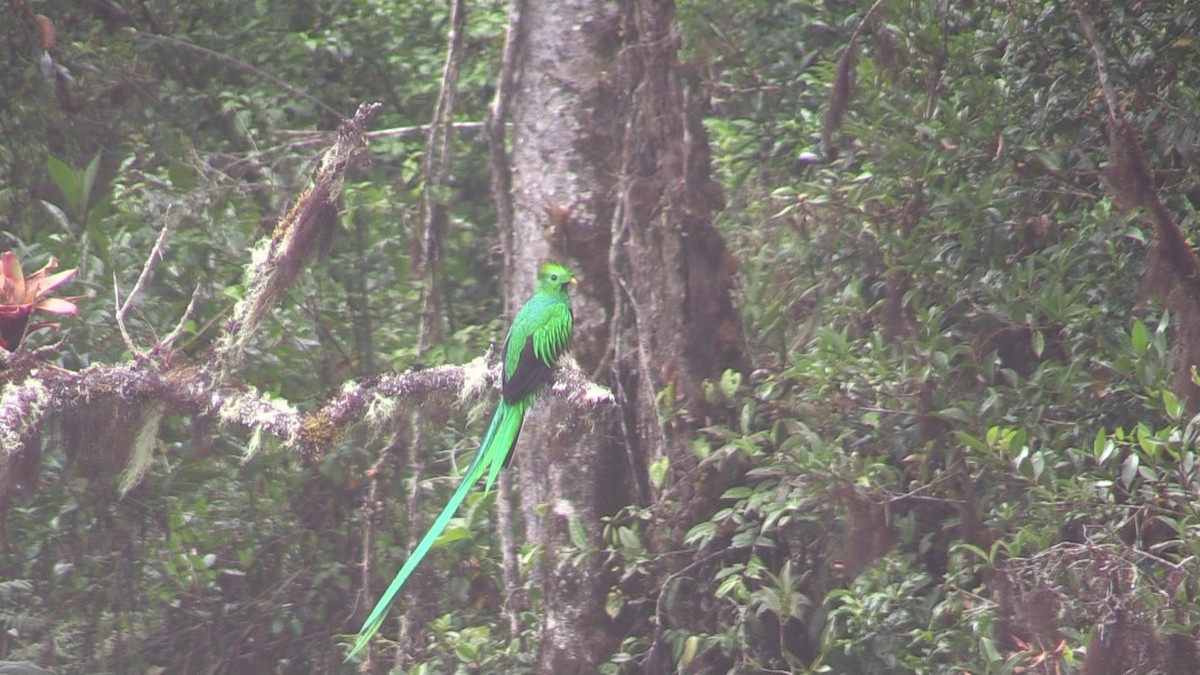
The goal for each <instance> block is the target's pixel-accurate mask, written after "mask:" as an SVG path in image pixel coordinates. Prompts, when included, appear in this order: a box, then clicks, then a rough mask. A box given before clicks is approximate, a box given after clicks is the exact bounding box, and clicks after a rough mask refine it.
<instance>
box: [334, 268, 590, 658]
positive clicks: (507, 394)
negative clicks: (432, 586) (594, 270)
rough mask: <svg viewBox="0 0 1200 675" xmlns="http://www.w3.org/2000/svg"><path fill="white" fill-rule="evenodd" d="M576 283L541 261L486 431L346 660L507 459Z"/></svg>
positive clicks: (558, 345)
mask: <svg viewBox="0 0 1200 675" xmlns="http://www.w3.org/2000/svg"><path fill="white" fill-rule="evenodd" d="M575 283H576V282H575V276H574V275H573V274H571V271H570V270H568V269H567V268H566V267H563V266H562V265H559V264H557V263H545V264H543V265H542V266H541V269H539V270H538V285H537V292H536V293H534V294H533V297H531V298H529V300H527V301H526V302H525V304H524V305H522V306H521V309H520V311H518V312H517V316H516V318H515V319H513V323H512V327H510V328H509V329H508V337H506V338H504V352H503V361H504V363H503V371H502V372H501V387H500V392H501V396H502V398H501V401H500V406H499V407H497V408H496V414H495V415H493V416H492V423H491V424H490V425H488V429H487V433H485V434H484V435H483V442H481V443H480V444H479V450H478V451H476V453H475V458H474V459H473V460H471V465H470V466H468V467H467V472H466V474H464V475H463V478H462V482H461V483H459V485H458V489H457V490H455V491H454V495H453V496H452V497H450V501H449V503H447V504H446V507H445V508H444V509H442V512H441V514H439V515H438V517H437V520H435V521H433V526H432V527H430V528H429V531H428V532H426V533H425V536H424V537H422V538H421V543H419V544H417V548H416V549H415V550H414V551H413V552H412V555H411V556H409V558H408V560H406V561H405V562H404V566H403V567H401V568H400V571H399V572H397V573H396V578H395V579H392V583H391V585H389V586H388V589H387V591H385V592H384V594H383V597H381V598H380V599H379V602H378V603H376V604H375V609H373V610H371V615H370V616H368V617H367V620H366V622H364V623H363V626H362V628H361V629H359V631H358V639H357V640H355V641H354V647H353V648H352V649H351V650H350V653H349V654H348V655H347V656H346V660H350V659H351V658H353V657H354V655H355V654H357V653H358V652H360V651H361V650H362V649H363V647H365V646H367V643H369V642H370V641H371V637H372V636H374V635H375V633H376V632H377V631H378V630H379V627H380V626H381V625H383V620H384V618H385V617H386V616H387V612H388V608H389V607H390V606H391V604H392V601H393V600H394V599H395V598H396V593H397V592H399V591H400V587H401V586H403V585H404V582H405V580H407V579H408V577H409V575H410V574H412V571H413V570H414V569H416V567H417V565H418V564H420V562H421V559H422V558H424V557H425V554H426V553H428V552H429V549H430V547H432V546H433V542H434V541H436V540H437V538H438V536H439V535H441V533H442V531H443V530H445V529H446V525H447V524H448V523H449V522H450V518H451V516H453V515H454V513H455V511H457V510H458V507H459V505H461V504H462V501H463V499H465V498H466V496H467V492H468V491H470V489H471V486H472V485H474V484H475V483H478V482H479V479H480V478H482V477H483V473H484V471H487V482H486V483H485V484H484V491H485V494H486V491H488V490H491V489H492V483H494V482H495V480H496V476H497V475H498V474H499V473H500V468H501V467H505V466H508V464H509V462H510V461H512V449H513V447H514V446H515V445H516V444H517V437H518V436H520V434H521V424H522V422H524V421H525V412H526V411H527V410H529V408H530V406H532V405H533V400H534V398H535V396H536V395H537V393H538V390H539V389H541V387H542V384H544V383H545V382H546V378H547V377H549V376H550V370H551V369H552V368H553V367H554V363H555V361H557V360H558V357H559V355H561V354H562V353H563V352H565V351H567V350H568V349H570V348H571V333H572V331H573V329H574V325H575V317H574V315H573V314H572V313H571V304H570V301H569V298H568V297H567V286H573V285H575Z"/></svg>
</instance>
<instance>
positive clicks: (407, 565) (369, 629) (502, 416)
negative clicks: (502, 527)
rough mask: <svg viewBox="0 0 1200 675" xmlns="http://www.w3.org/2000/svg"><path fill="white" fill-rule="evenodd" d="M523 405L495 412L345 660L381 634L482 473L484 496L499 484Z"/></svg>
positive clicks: (511, 406) (523, 408)
mask: <svg viewBox="0 0 1200 675" xmlns="http://www.w3.org/2000/svg"><path fill="white" fill-rule="evenodd" d="M525 408H526V405H525V404H524V402H518V403H516V404H508V403H505V402H504V401H501V402H500V406H499V407H497V408H496V414H495V415H493V416H492V423H491V424H490V425H488V430H487V433H485V434H484V436H483V442H482V443H480V444H479V450H478V451H477V452H476V453H475V458H474V459H473V460H471V465H470V466H468V467H467V471H466V473H465V474H464V475H463V479H462V482H461V483H459V484H458V489H456V490H455V491H454V495H453V496H451V497H450V501H449V502H447V503H446V507H445V508H443V509H442V512H441V513H440V514H438V517H437V520H435V521H433V526H432V527H430V528H429V531H428V532H426V533H425V536H424V537H421V543H419V544H417V547H416V548H415V549H413V552H412V555H410V556H409V557H408V560H406V561H404V566H403V567H401V568H400V571H399V572H397V573H396V578H395V579H392V583H391V584H390V585H389V586H388V588H387V591H385V592H384V594H383V597H381V598H379V602H377V603H375V609H372V610H371V615H370V616H368V617H367V620H366V621H365V622H363V625H362V628H361V629H359V631H358V638H357V639H356V640H355V641H354V646H353V647H352V648H351V649H350V653H349V654H347V655H346V660H347V661H349V660H350V659H352V658H354V655H355V654H357V653H359V652H360V651H362V650H363V648H364V647H366V646H367V645H368V644H369V643H370V642H371V638H372V637H374V636H375V633H377V632H379V627H380V626H382V625H383V620H384V619H385V618H387V613H388V609H389V608H390V607H391V605H392V600H394V599H395V597H396V593H398V592H399V591H400V587H401V586H403V585H404V582H405V581H407V580H408V577H409V575H410V574H412V572H413V570H414V569H416V567H417V565H419V564H420V563H421V560H422V559H423V558H424V557H425V554H426V553H428V552H429V549H430V548H432V547H433V542H435V541H437V538H438V537H439V536H441V534H442V532H443V531H444V530H445V529H446V526H447V525H449V524H450V518H452V517H453V516H454V513H455V512H456V511H458V507H459V506H461V505H462V502H463V500H464V499H466V497H467V493H468V492H470V490H471V486H472V485H474V484H475V483H477V482H479V479H480V478H481V477H483V472H484V470H485V469H488V479H487V483H486V484H485V487H484V490H485V494H486V492H487V491H489V490H491V489H492V483H493V482H494V481H495V480H496V475H497V474H499V472H500V467H501V466H503V465H504V459H505V458H506V457H507V456H508V453H509V452H511V451H512V446H513V444H514V442H515V441H516V439H517V434H518V433H520V431H521V423H522V422H523V421H524V419H525Z"/></svg>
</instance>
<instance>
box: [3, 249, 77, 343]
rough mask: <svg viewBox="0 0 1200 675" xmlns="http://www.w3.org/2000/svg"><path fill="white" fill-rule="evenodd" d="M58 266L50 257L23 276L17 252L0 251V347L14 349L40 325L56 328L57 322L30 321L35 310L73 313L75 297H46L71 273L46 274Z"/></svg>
mask: <svg viewBox="0 0 1200 675" xmlns="http://www.w3.org/2000/svg"><path fill="white" fill-rule="evenodd" d="M56 267H58V262H56V261H55V260H54V259H53V258H51V259H50V262H48V263H46V266H45V267H43V268H42V269H40V270H38V271H36V272H34V273H33V274H30V275H29V276H25V273H24V272H23V271H22V270H21V261H20V260H18V259H17V254H16V253H14V252H12V251H5V252H4V253H3V254H0V347H3V348H4V349H7V350H8V351H10V352H12V351H16V349H17V347H18V346H20V344H21V341H22V340H23V339H25V335H26V334H28V333H32V332H33V331H35V330H40V329H42V328H53V329H57V328H58V326H59V325H58V324H57V323H51V322H39V323H33V324H31V323H29V317H30V316H31V315H32V314H33V312H34V311H35V310H41V311H43V312H50V313H51V314H63V315H67V316H70V315H73V314H75V311H76V310H77V309H78V308H77V307H76V306H75V302H74V301H75V300H78V298H48V297H45V296H46V295H48V294H49V293H50V292H51V291H53V290H54V289H55V288H57V287H59V286H61V285H63V284H65V283H66V282H67V281H68V280H69V279H70V278H71V277H72V276H73V275H74V274H75V270H74V269H69V270H64V271H62V272H58V273H57V274H47V273H48V272H49V271H50V270H53V269H54V268H56Z"/></svg>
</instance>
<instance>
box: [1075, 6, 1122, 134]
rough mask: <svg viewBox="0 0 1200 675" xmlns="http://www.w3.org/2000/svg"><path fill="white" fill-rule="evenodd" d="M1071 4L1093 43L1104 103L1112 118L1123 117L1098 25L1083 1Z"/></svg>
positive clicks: (1084, 32) (1090, 41)
mask: <svg viewBox="0 0 1200 675" xmlns="http://www.w3.org/2000/svg"><path fill="white" fill-rule="evenodd" d="M1071 6H1072V7H1074V8H1075V15H1076V16H1077V17H1078V18H1079V27H1080V29H1082V30H1083V35H1084V37H1086V38H1087V41H1088V44H1089V45H1091V48H1092V58H1093V59H1094V60H1095V62H1096V79H1097V81H1098V82H1099V84H1100V91H1101V92H1102V93H1103V94H1104V103H1105V105H1107V106H1108V116H1109V118H1110V119H1113V120H1119V119H1121V117H1122V114H1121V104H1120V102H1119V101H1117V94H1116V92H1115V91H1113V88H1112V84H1111V82H1110V80H1109V77H1108V56H1107V55H1106V54H1105V53H1104V44H1103V43H1101V42H1100V36H1099V35H1097V34H1096V26H1095V25H1094V24H1093V23H1092V20H1091V18H1090V17H1089V16H1088V14H1087V10H1086V9H1085V8H1084V6H1083V3H1082V2H1080V0H1071Z"/></svg>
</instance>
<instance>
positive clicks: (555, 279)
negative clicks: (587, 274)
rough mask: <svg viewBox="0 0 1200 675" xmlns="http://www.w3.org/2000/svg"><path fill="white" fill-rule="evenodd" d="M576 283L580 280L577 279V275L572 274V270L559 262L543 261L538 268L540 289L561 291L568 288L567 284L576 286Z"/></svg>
mask: <svg viewBox="0 0 1200 675" xmlns="http://www.w3.org/2000/svg"><path fill="white" fill-rule="evenodd" d="M576 283H578V282H577V281H575V275H574V274H571V270H569V269H567V268H565V267H563V266H562V265H559V264H558V263H553V262H548V263H543V264H542V266H541V268H540V269H539V270H538V290H539V291H556V292H559V293H561V292H563V291H565V290H567V286H574V285H575V284H576Z"/></svg>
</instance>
